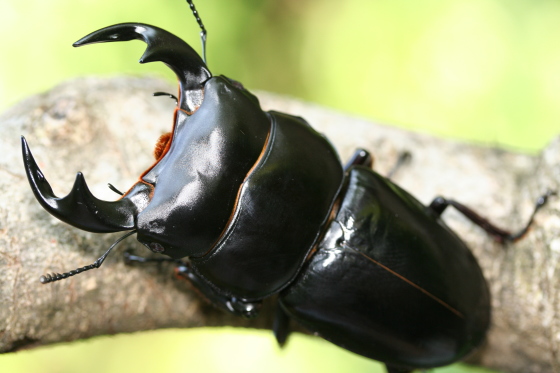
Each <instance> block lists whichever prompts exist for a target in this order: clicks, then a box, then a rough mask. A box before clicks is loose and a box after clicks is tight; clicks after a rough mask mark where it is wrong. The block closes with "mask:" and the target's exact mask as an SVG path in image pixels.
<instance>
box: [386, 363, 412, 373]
mask: <svg viewBox="0 0 560 373" xmlns="http://www.w3.org/2000/svg"><path fill="white" fill-rule="evenodd" d="M385 368H386V369H387V373H410V372H412V371H413V370H411V369H403V368H398V367H395V366H394V365H389V364H385Z"/></svg>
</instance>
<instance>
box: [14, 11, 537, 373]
mask: <svg viewBox="0 0 560 373" xmlns="http://www.w3.org/2000/svg"><path fill="white" fill-rule="evenodd" d="M199 24H200V25H201V27H202V24H201V23H200V21H199ZM132 39H139V40H142V41H144V42H145V43H146V44H147V49H146V51H145V53H144V54H143V56H142V58H141V59H140V62H141V63H146V62H153V61H161V62H164V63H165V64H166V65H167V66H169V67H170V68H171V69H172V70H173V71H174V72H175V73H176V74H177V77H178V80H179V96H178V97H177V108H176V111H175V122H174V125H173V129H172V132H171V133H170V134H168V135H166V136H163V137H162V138H161V139H160V141H159V142H158V145H157V147H156V162H155V164H154V165H152V166H151V167H150V168H148V169H147V170H146V171H145V172H144V173H143V174H142V175H141V176H140V178H139V180H138V182H137V183H136V184H134V185H133V186H132V187H131V188H130V189H129V190H128V191H127V192H126V193H124V194H123V196H122V197H121V198H120V199H119V200H117V201H114V202H107V201H101V200H99V199H97V198H95V197H94V196H93V195H92V194H91V193H90V192H89V189H88V187H87V185H86V183H85V179H84V178H83V176H82V174H81V173H79V174H78V175H77V178H76V182H75V184H74V187H73V189H72V191H71V192H70V193H69V194H68V195H67V196H66V197H63V198H58V197H56V196H55V195H54V193H53V191H52V189H51V187H50V185H49V183H48V182H47V180H46V179H45V177H44V175H43V173H42V172H41V171H40V169H39V167H38V166H37V164H36V162H35V160H34V158H33V156H32V154H31V151H30V149H29V146H28V145H27V142H26V140H25V139H24V138H22V149H23V158H24V164H25V168H26V172H27V176H28V179H29V182H30V184H31V188H32V189H33V192H34V194H35V196H36V197H37V199H38V201H39V202H40V203H41V204H42V206H43V207H44V208H45V209H46V210H47V211H48V212H50V213H51V214H53V215H54V216H56V217H57V218H59V219H60V220H62V221H65V222H66V223H68V224H71V225H73V226H75V227H77V228H80V229H84V230H87V231H91V232H116V231H126V230H129V231H131V232H130V233H129V234H133V233H136V234H137V239H138V240H139V241H140V242H141V243H142V244H144V245H145V246H146V247H148V248H149V249H150V250H152V251H154V252H157V253H162V254H166V255H168V256H169V257H171V258H173V259H184V260H185V261H184V262H181V264H180V266H179V274H180V275H181V276H183V277H185V278H188V279H190V280H191V281H192V283H193V284H194V285H195V286H196V287H197V288H198V289H199V290H200V291H201V292H202V293H204V294H205V295H206V296H207V297H208V298H209V299H210V300H211V301H213V302H214V303H215V304H217V305H219V306H221V307H223V308H225V309H228V310H229V311H231V312H233V313H235V314H238V315H243V316H246V317H254V316H256V315H257V313H258V310H259V305H260V303H261V302H262V300H263V299H265V298H267V297H270V296H271V295H274V294H279V297H278V299H279V301H278V302H279V307H278V315H277V319H276V323H275V326H274V329H275V333H276V336H277V338H278V341H279V342H280V343H283V342H284V341H285V339H286V337H287V335H288V333H289V323H288V320H289V319H294V320H296V321H297V322H299V323H300V324H302V325H303V326H305V327H306V328H307V329H309V330H310V331H312V332H315V333H317V334H319V335H321V336H322V337H324V338H325V339H327V340H329V341H331V342H333V343H335V344H337V345H339V346H341V347H344V348H346V349H348V350H350V351H354V352H356V353H358V354H361V355H364V356H367V357H369V358H372V359H376V360H380V361H382V362H384V363H386V364H387V367H388V369H389V370H390V371H392V372H397V371H398V372H406V371H409V370H410V369H413V368H419V367H422V368H423V367H434V366H441V365H446V364H450V363H452V362H454V361H456V360H459V359H461V358H462V357H464V356H465V355H466V354H468V353H469V352H470V351H472V350H473V349H474V348H476V347H477V346H478V345H480V343H481V341H482V340H483V338H484V336H485V333H486V330H487V329H488V326H489V323H490V296H489V292H488V287H487V285H486V282H485V280H484V277H483V275H482V272H481V270H480V268H479V266H478V264H477V262H476V260H475V258H474V257H473V255H472V254H471V252H470V251H469V249H468V248H467V247H466V246H465V244H464V243H463V242H462V241H461V240H460V239H459V238H458V237H457V236H456V235H455V234H454V233H453V232H451V231H450V230H449V228H447V226H446V225H445V224H444V223H443V222H442V221H441V219H440V217H439V216H440V214H441V213H442V212H443V210H444V209H445V208H446V207H447V206H448V205H453V206H454V207H456V208H458V209H459V210H460V211H461V212H463V213H464V214H466V215H467V217H469V218H470V219H471V220H473V221H474V222H475V223H477V224H479V225H481V226H483V227H484V229H486V230H487V231H489V232H490V233H492V234H494V235H495V236H497V237H498V238H501V239H504V240H508V239H515V238H517V237H519V236H521V235H522V234H523V233H524V232H525V231H526V228H525V229H524V230H523V231H522V232H521V233H520V234H518V235H512V234H510V233H509V232H506V231H502V230H499V229H498V228H496V227H494V226H492V225H490V224H488V223H487V222H486V221H485V220H484V219H482V218H480V217H479V216H478V215H476V214H474V213H473V212H472V211H471V210H469V209H468V208H466V207H465V206H463V205H461V204H459V203H457V202H455V201H453V200H445V199H442V198H438V199H436V200H434V202H433V203H432V204H431V205H430V206H428V207H426V206H424V205H422V204H421V203H419V202H418V201H417V200H416V199H415V198H414V197H412V196H411V195H410V194H408V193H407V192H406V191H404V190H402V189H401V188H400V187H398V186H397V185H395V184H394V183H392V182H391V181H390V180H388V179H387V178H384V177H382V176H380V175H379V174H377V173H375V172H374V171H372V169H371V157H370V156H369V154H368V153H367V152H365V151H363V150H359V151H357V152H356V154H355V156H354V157H353V159H352V160H351V161H350V162H349V163H348V165H347V166H346V167H342V165H341V163H340V160H339V158H338V156H337V153H336V151H335V150H334V148H333V147H332V146H331V144H330V143H329V142H328V140H327V139H326V138H325V137H323V136H322V135H321V134H319V133H317V132H316V131H315V130H313V128H311V127H310V126H309V124H307V122H305V120H303V119H302V118H299V117H294V116H291V115H287V114H283V113H278V112H263V111H262V110H261V108H260V106H259V102H258V99H257V98H256V97H255V96H253V95H252V94H251V93H249V92H248V91H247V90H245V89H244V88H243V87H242V86H241V84H239V83H238V82H235V81H233V80H230V79H228V78H226V77H223V76H212V74H211V73H210V71H209V70H208V68H207V66H206V64H205V62H204V61H203V60H202V59H201V58H200V57H199V56H198V54H197V53H196V52H195V51H194V50H193V49H192V48H191V47H190V46H189V45H188V44H186V43H185V42H183V41H182V40H181V39H179V38H177V37H176V36H174V35H172V34H170V33H168V32H167V31H165V30H162V29H160V28H157V27H154V26H149V25H145V24H139V23H123V24H118V25H113V26H109V27H106V28H103V29H101V30H98V31H96V32H93V33H92V34H90V35H88V36H86V37H84V38H82V39H81V40H79V41H78V42H76V43H75V44H74V46H82V45H87V44H91V43H100V42H113V41H127V40H132ZM173 97H174V96H173ZM542 203H544V202H542ZM542 203H541V204H540V205H542ZM540 205H539V206H540ZM113 246H114V245H113ZM113 246H112V247H113ZM112 247H111V248H110V249H109V251H110V250H111V249H112ZM109 251H108V252H107V253H105V255H103V256H102V257H101V258H99V259H98V260H97V261H96V262H95V263H93V264H91V265H90V266H86V267H82V268H79V269H77V270H75V271H71V272H67V273H64V274H52V275H47V276H43V277H42V278H41V281H42V282H44V283H47V282H53V281H56V280H60V279H63V278H67V277H69V276H72V275H75V274H77V273H80V272H83V271H86V270H89V269H93V268H98V267H99V266H100V265H101V264H102V262H103V260H104V259H105V257H106V256H107V254H108V253H109Z"/></svg>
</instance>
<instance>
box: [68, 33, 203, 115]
mask: <svg viewBox="0 0 560 373" xmlns="http://www.w3.org/2000/svg"><path fill="white" fill-rule="evenodd" d="M133 39H137V40H142V41H143V42H145V43H146V44H147V45H148V47H147V48H146V51H145V52H144V54H143V55H142V57H141V58H140V61H139V62H140V63H147V62H154V61H161V62H163V63H165V64H166V65H167V66H169V68H171V70H173V71H174V72H175V74H176V75H177V78H178V79H179V84H180V97H179V107H180V108H181V109H182V110H185V111H187V112H194V111H195V110H196V109H197V108H198V107H199V106H200V104H201V103H202V98H203V86H204V83H205V82H206V81H207V80H208V79H210V78H211V77H212V74H211V73H210V71H209V70H208V67H206V64H205V63H204V61H202V58H200V56H199V55H198V54H197V53H196V52H195V50H194V49H192V48H191V46H190V45H188V44H187V43H185V42H184V41H183V40H181V39H180V38H178V37H177V36H175V35H173V34H172V33H170V32H168V31H165V30H163V29H161V28H159V27H155V26H150V25H146V24H143V23H120V24H117V25H112V26H108V27H105V28H102V29H100V30H97V31H94V32H92V33H91V34H89V35H87V36H84V37H83V38H81V39H80V40H78V41H77V42H75V43H74V44H73V46H74V47H80V46H82V45H87V44H93V43H107V42H114V41H129V40H133Z"/></svg>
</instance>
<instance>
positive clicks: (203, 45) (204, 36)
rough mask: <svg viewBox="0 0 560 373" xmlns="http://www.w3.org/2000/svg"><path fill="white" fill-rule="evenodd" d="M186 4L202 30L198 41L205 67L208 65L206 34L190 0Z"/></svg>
mask: <svg viewBox="0 0 560 373" xmlns="http://www.w3.org/2000/svg"><path fill="white" fill-rule="evenodd" d="M187 3H189V6H190V7H191V10H192V13H193V15H194V18H196V22H198V25H199V26H200V29H201V30H202V31H200V41H202V60H203V61H204V63H205V64H206V65H208V64H207V63H206V34H207V33H206V28H205V27H204V24H203V23H202V20H201V19H200V16H199V14H198V11H197V10H196V8H195V6H194V3H193V2H192V0H187Z"/></svg>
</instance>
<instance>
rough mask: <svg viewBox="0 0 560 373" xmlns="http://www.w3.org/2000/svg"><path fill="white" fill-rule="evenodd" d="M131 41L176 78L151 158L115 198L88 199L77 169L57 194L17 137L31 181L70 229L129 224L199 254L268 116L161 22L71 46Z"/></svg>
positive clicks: (217, 230) (211, 239)
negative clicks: (165, 131)
mask: <svg viewBox="0 0 560 373" xmlns="http://www.w3.org/2000/svg"><path fill="white" fill-rule="evenodd" d="M133 39H139V40H142V41H144V42H145V43H146V44H147V48H146V51H145V52H144V54H143V56H142V58H141V59H140V62H141V63H145V62H152V61H161V62H164V63H165V64H166V65H167V66H169V67H170V68H171V69H172V70H173V71H174V72H175V73H176V74H177V77H178V80H179V87H180V93H179V94H180V97H179V99H178V107H177V109H176V112H175V123H174V126H173V131H172V133H171V134H170V135H169V136H167V137H166V139H165V140H164V141H163V142H161V141H160V142H161V143H160V142H158V149H159V150H158V151H157V160H156V163H155V164H154V165H153V166H152V167H150V168H149V169H148V170H147V171H145V172H144V173H143V174H142V175H141V177H140V179H139V181H138V182H137V183H136V184H134V185H133V187H132V188H130V189H129V191H128V192H127V193H125V194H124V195H123V196H122V197H121V198H120V199H119V200H117V201H114V202H108V201H102V200H99V199H97V198H95V197H94V196H93V195H92V193H91V192H90V191H89V189H88V187H87V185H86V182H85V179H84V177H83V175H82V174H81V173H78V175H77V177H76V181H75V183H74V186H73V188H72V191H71V192H70V193H69V194H68V195H67V196H66V197H62V198H59V197H57V196H56V195H55V194H54V193H53V191H52V189H51V187H50V185H49V183H48V182H47V180H46V178H45V177H44V175H43V173H42V172H41V170H40V169H39V167H38V166H37V163H36V162H35V160H34V158H33V156H32V154H31V151H30V149H29V146H28V144H27V142H26V140H25V139H24V138H23V137H22V151H23V159H24V164H25V168H26V172H27V176H28V179H29V183H30V185H31V188H32V190H33V192H34V194H35V196H36V198H37V199H38V201H39V202H40V203H41V205H42V206H43V207H44V208H45V209H46V210H47V211H48V212H49V213H51V214H52V215H54V216H55V217H57V218H58V219H60V220H62V221H64V222H66V223H68V224H71V225H73V226H75V227H77V228H80V229H83V230H87V231H91V232H99V233H103V232H117V231H124V230H133V229H134V230H135V231H137V238H138V240H139V241H140V242H142V243H143V244H144V245H145V246H146V247H148V248H149V249H150V250H152V251H154V252H163V253H165V254H167V255H169V256H171V257H173V258H182V257H185V256H201V255H203V254H205V253H206V252H208V251H209V250H210V249H211V247H212V245H214V244H215V243H216V241H217V240H218V239H219V238H220V236H221V234H222V233H223V231H224V229H225V227H226V225H227V223H228V221H229V220H230V218H231V215H232V214H233V211H234V209H235V206H236V201H237V195H238V192H239V190H240V188H241V185H242V183H243V181H244V179H245V177H246V175H247V174H248V173H249V172H250V170H251V169H252V167H253V166H254V165H255V163H256V162H257V160H258V158H259V156H260V155H261V153H262V151H263V147H264V146H265V143H266V139H267V135H268V131H269V129H270V122H269V120H268V117H267V115H266V114H265V113H264V112H263V111H262V110H261V109H260V106H259V103H258V100H257V99H256V97H254V96H253V95H252V94H250V93H249V92H247V91H246V90H244V89H243V88H242V86H240V85H239V84H236V83H234V82H232V81H230V80H229V79H227V78H223V77H214V78H213V77H212V75H211V73H210V72H209V71H208V69H207V67H206V65H205V64H204V62H203V61H202V59H201V58H200V57H199V56H198V54H196V52H195V51H194V50H193V49H192V48H191V47H190V46H189V45H188V44H187V43H185V42H184V41H182V40H181V39H179V38H178V37H176V36H174V35H172V34H170V33H169V32H167V31H165V30H162V29H160V28H157V27H154V26H149V25H145V24H138V23H123V24H119V25H114V26H109V27H106V28H103V29H101V30H98V31H95V32H93V33H91V34H89V35H87V36H85V37H84V38H82V39H80V40H79V41H77V42H76V43H74V46H81V45H86V44H92V43H102V42H113V41H127V40H133Z"/></svg>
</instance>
